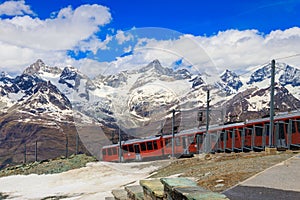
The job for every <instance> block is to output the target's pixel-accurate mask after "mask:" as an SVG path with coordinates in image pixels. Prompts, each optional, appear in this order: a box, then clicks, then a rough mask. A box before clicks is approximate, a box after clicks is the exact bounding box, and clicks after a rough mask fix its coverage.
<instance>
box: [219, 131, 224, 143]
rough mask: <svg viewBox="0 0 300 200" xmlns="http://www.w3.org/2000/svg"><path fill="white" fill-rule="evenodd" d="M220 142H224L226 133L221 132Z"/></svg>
mask: <svg viewBox="0 0 300 200" xmlns="http://www.w3.org/2000/svg"><path fill="white" fill-rule="evenodd" d="M220 140H221V141H224V132H221V133H220Z"/></svg>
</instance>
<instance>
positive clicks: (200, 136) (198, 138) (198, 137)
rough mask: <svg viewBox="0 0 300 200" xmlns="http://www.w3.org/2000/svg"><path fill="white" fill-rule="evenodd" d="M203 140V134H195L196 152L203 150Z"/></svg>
mask: <svg viewBox="0 0 300 200" xmlns="http://www.w3.org/2000/svg"><path fill="white" fill-rule="evenodd" d="M203 141H204V136H203V134H197V135H196V144H197V153H200V152H201V151H202V152H203V149H202V146H203V145H202V144H203Z"/></svg>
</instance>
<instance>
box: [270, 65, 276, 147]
mask: <svg viewBox="0 0 300 200" xmlns="http://www.w3.org/2000/svg"><path fill="white" fill-rule="evenodd" d="M274 85H275V60H272V63H271V94H270V129H269V131H270V132H269V147H273V130H274Z"/></svg>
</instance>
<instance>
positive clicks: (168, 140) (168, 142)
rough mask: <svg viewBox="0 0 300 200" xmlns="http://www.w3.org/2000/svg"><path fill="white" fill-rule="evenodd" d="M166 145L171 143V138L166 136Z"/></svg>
mask: <svg viewBox="0 0 300 200" xmlns="http://www.w3.org/2000/svg"><path fill="white" fill-rule="evenodd" d="M165 141H166V146H167V145H168V144H170V143H171V138H166V140H165Z"/></svg>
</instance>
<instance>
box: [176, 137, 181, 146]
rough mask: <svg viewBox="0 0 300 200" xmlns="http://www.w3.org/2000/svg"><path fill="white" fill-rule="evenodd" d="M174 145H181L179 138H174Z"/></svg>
mask: <svg viewBox="0 0 300 200" xmlns="http://www.w3.org/2000/svg"><path fill="white" fill-rule="evenodd" d="M175 145H176V146H180V145H181V143H180V137H177V138H175Z"/></svg>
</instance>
